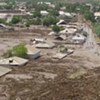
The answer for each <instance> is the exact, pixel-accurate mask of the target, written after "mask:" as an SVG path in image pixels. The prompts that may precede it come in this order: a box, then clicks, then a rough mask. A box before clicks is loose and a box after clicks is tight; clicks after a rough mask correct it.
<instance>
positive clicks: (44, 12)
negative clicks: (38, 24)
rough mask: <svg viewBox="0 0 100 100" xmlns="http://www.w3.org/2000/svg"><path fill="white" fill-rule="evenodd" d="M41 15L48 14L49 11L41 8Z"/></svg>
mask: <svg viewBox="0 0 100 100" xmlns="http://www.w3.org/2000/svg"><path fill="white" fill-rule="evenodd" d="M40 13H41V15H42V16H47V15H48V14H49V12H47V11H46V10H42V11H40Z"/></svg>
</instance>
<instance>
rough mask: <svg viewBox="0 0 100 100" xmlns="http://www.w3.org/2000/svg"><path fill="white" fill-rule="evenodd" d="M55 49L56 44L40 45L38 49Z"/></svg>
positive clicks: (37, 46)
mask: <svg viewBox="0 0 100 100" xmlns="http://www.w3.org/2000/svg"><path fill="white" fill-rule="evenodd" d="M54 47H55V44H54V43H50V42H49V43H38V44H37V45H36V48H44V49H52V48H54Z"/></svg>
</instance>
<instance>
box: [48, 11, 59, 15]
mask: <svg viewBox="0 0 100 100" xmlns="http://www.w3.org/2000/svg"><path fill="white" fill-rule="evenodd" d="M50 14H51V15H53V16H59V12H58V11H57V10H51V11H50Z"/></svg>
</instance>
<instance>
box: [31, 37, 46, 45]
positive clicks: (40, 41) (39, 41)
mask: <svg viewBox="0 0 100 100" xmlns="http://www.w3.org/2000/svg"><path fill="white" fill-rule="evenodd" d="M33 43H34V44H37V43H45V39H43V38H35V39H33Z"/></svg>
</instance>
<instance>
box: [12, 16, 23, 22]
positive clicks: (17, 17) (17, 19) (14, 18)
mask: <svg viewBox="0 0 100 100" xmlns="http://www.w3.org/2000/svg"><path fill="white" fill-rule="evenodd" d="M21 21H22V17H20V16H13V18H12V20H11V23H12V24H17V23H19V22H21Z"/></svg>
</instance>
